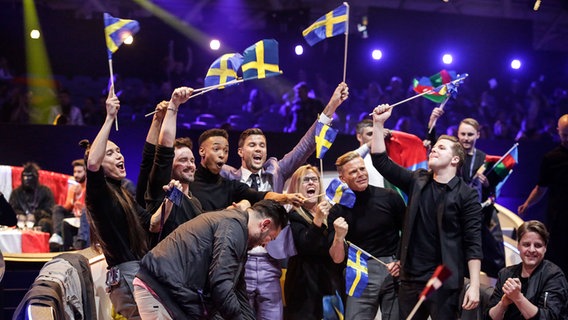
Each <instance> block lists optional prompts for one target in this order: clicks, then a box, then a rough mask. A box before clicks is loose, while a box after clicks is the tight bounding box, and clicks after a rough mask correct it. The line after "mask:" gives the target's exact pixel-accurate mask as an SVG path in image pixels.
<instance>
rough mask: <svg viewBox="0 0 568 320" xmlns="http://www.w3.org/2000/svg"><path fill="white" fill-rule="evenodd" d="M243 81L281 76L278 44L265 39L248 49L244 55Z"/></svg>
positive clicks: (272, 40)
mask: <svg viewBox="0 0 568 320" xmlns="http://www.w3.org/2000/svg"><path fill="white" fill-rule="evenodd" d="M242 69H243V79H245V80H250V79H263V78H266V77H273V76H279V75H280V74H281V71H280V67H279V66H278V42H277V41H276V40H274V39H264V40H261V41H259V42H257V43H255V44H254V45H252V46H250V47H248V48H246V50H245V52H244V53H243V65H242Z"/></svg>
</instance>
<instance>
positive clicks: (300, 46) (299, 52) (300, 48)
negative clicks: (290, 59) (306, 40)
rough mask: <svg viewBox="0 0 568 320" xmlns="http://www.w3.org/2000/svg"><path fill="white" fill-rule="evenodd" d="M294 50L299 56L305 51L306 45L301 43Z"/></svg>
mask: <svg viewBox="0 0 568 320" xmlns="http://www.w3.org/2000/svg"><path fill="white" fill-rule="evenodd" d="M294 52H296V55H297V56H301V55H302V54H303V53H304V47H302V45H300V44H299V45H297V46H296V47H295V48H294Z"/></svg>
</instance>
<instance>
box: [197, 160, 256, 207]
mask: <svg viewBox="0 0 568 320" xmlns="http://www.w3.org/2000/svg"><path fill="white" fill-rule="evenodd" d="M190 189H191V192H192V193H193V196H195V197H197V199H199V202H201V206H202V207H203V211H214V210H220V209H225V208H227V207H228V206H230V205H232V204H233V203H234V202H239V201H241V200H244V199H246V200H248V201H250V203H251V204H254V203H255V202H257V201H260V200H262V199H263V198H264V196H265V195H266V192H259V191H255V190H254V189H252V188H250V187H249V186H248V185H247V184H245V183H242V182H240V181H237V180H227V179H225V178H223V177H221V175H219V174H214V173H212V172H211V171H209V170H207V169H206V168H205V167H203V166H202V165H201V164H199V165H197V170H196V171H195V181H193V182H192V183H191V184H190Z"/></svg>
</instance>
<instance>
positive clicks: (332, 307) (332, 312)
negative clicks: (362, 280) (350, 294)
mask: <svg viewBox="0 0 568 320" xmlns="http://www.w3.org/2000/svg"><path fill="white" fill-rule="evenodd" d="M269 243H270V242H269ZM322 303H323V320H344V319H345V308H344V307H343V300H341V296H340V295H339V292H337V291H335V295H330V296H323V299H322Z"/></svg>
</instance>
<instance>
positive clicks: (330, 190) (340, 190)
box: [325, 178, 356, 208]
mask: <svg viewBox="0 0 568 320" xmlns="http://www.w3.org/2000/svg"><path fill="white" fill-rule="evenodd" d="M325 195H326V196H327V198H328V199H329V201H331V202H333V203H339V204H341V205H344V206H346V207H348V208H353V206H354V205H355V200H356V197H355V193H354V192H353V190H351V189H349V187H348V186H347V184H346V183H343V182H341V180H339V178H334V179H333V180H331V182H330V183H329V186H328V187H327V189H326V190H325Z"/></svg>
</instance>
